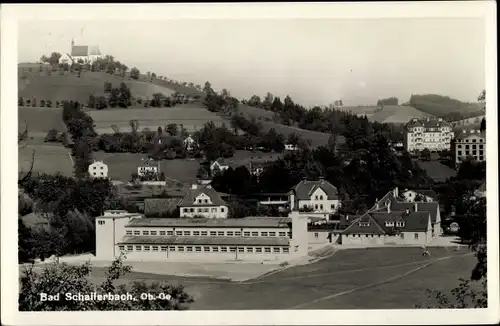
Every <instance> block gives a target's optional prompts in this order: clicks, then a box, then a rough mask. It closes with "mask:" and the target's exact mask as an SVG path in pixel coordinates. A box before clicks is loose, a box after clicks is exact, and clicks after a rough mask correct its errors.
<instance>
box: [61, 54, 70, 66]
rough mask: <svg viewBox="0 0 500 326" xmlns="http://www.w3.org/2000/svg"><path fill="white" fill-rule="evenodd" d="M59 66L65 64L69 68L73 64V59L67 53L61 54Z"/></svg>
mask: <svg viewBox="0 0 500 326" xmlns="http://www.w3.org/2000/svg"><path fill="white" fill-rule="evenodd" d="M59 64H60V65H64V64H67V65H70V66H71V65H72V64H73V58H72V57H71V56H70V55H69V54H68V53H63V54H61V56H60V57H59Z"/></svg>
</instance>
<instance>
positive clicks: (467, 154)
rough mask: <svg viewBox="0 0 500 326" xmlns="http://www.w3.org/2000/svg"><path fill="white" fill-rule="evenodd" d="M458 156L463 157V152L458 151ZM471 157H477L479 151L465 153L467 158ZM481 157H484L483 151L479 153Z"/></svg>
mask: <svg viewBox="0 0 500 326" xmlns="http://www.w3.org/2000/svg"><path fill="white" fill-rule="evenodd" d="M457 154H458V156H462V151H458V152H457ZM469 155H473V156H477V155H478V154H477V151H472V152H470V151H465V156H469ZM479 156H484V152H483V151H482V150H480V151H479Z"/></svg>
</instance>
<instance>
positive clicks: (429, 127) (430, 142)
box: [403, 117, 453, 152]
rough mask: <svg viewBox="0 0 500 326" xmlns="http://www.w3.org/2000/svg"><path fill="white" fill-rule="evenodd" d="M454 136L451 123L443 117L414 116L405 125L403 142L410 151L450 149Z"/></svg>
mask: <svg viewBox="0 0 500 326" xmlns="http://www.w3.org/2000/svg"><path fill="white" fill-rule="evenodd" d="M452 138H453V131H452V129H451V125H450V124H449V123H448V122H446V121H444V120H443V119H442V118H437V119H436V118H430V117H427V118H423V119H415V118H414V119H411V120H410V121H409V122H408V123H407V124H406V126H405V131H404V140H403V144H404V148H405V149H406V150H407V151H408V152H414V151H422V150H424V149H428V150H430V151H432V152H437V151H443V150H448V149H450V146H451V139H452Z"/></svg>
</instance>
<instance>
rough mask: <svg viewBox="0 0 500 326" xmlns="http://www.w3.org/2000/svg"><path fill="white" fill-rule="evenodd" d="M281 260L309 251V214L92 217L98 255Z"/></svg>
mask: <svg viewBox="0 0 500 326" xmlns="http://www.w3.org/2000/svg"><path fill="white" fill-rule="evenodd" d="M122 253H123V254H125V255H126V260H129V261H157V262H167V261H189V262H193V261H217V262H221V261H226V262H227V261H228V260H232V261H235V262H238V261H241V262H246V261H253V262H265V261H273V262H284V261H289V260H293V259H297V258H301V257H305V256H307V254H308V232H307V219H306V218H304V217H302V216H300V214H298V212H291V213H290V215H289V216H288V217H246V218H239V219H205V218H200V219H192V218H144V216H142V215H138V214H130V213H127V212H120V213H118V214H110V213H109V212H105V214H104V216H100V217H97V218H96V258H97V260H103V261H111V260H113V259H114V258H116V257H118V256H119V255H120V254H122Z"/></svg>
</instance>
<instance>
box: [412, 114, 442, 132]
mask: <svg viewBox="0 0 500 326" xmlns="http://www.w3.org/2000/svg"><path fill="white" fill-rule="evenodd" d="M414 127H424V128H426V129H427V128H440V127H450V124H449V123H448V122H447V121H445V120H443V119H439V118H437V119H436V118H430V117H427V118H422V119H412V120H410V121H409V122H408V123H407V124H406V129H409V128H414Z"/></svg>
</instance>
